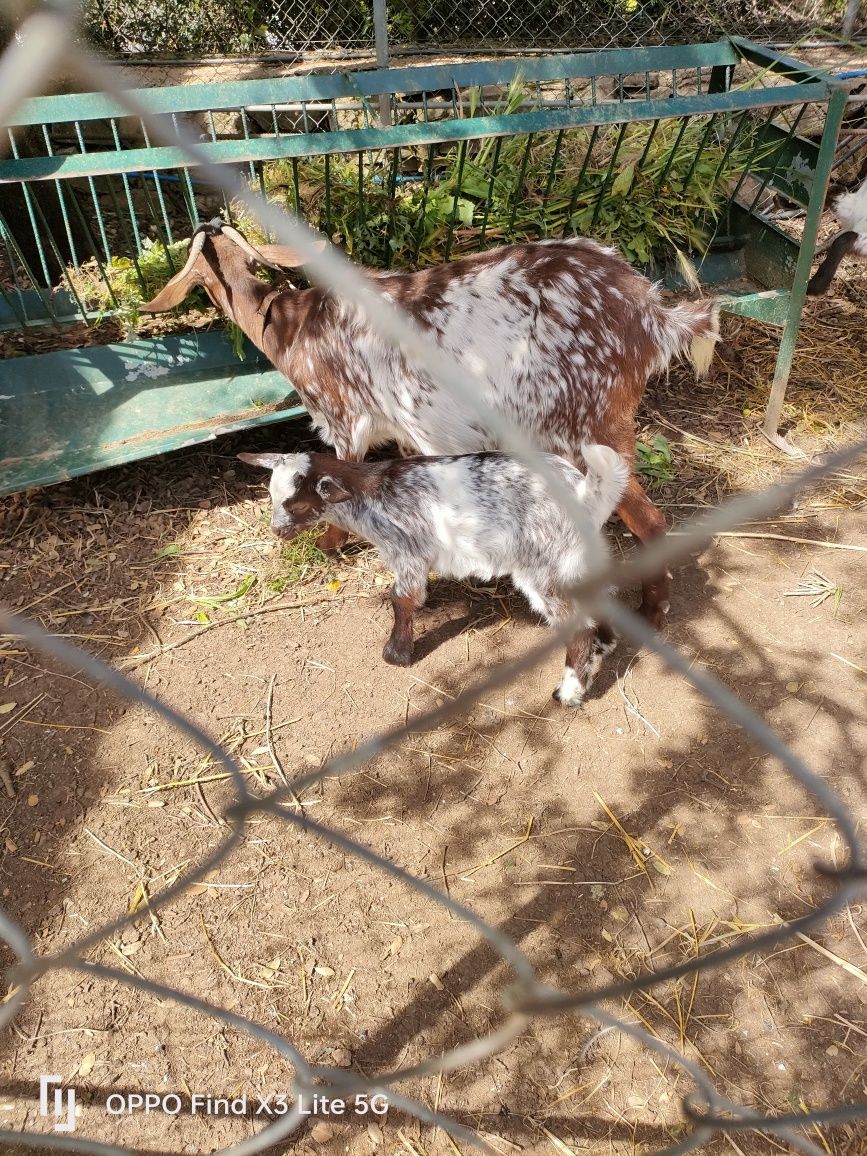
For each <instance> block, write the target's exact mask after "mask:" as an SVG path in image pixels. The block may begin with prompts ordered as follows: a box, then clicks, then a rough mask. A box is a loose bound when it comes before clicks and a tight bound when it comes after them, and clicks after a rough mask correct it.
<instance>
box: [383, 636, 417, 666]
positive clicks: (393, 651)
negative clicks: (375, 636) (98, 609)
mask: <svg viewBox="0 0 867 1156" xmlns="http://www.w3.org/2000/svg"><path fill="white" fill-rule="evenodd" d="M382 657H383V659H384V660H385V661H386V662H387V663H388V665H389V666H412V647H411V646H410V647H409V648H408V649H406V648H403V647H400V646H398V645H397V644H396V643H394V642H392V641H391V639H389V640H388V642H386V644H385V647H384V648H383V651H382Z"/></svg>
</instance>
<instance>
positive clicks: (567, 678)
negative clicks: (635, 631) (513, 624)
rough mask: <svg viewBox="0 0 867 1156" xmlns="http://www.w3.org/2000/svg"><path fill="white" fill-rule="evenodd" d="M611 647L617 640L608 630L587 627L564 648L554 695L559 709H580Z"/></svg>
mask: <svg viewBox="0 0 867 1156" xmlns="http://www.w3.org/2000/svg"><path fill="white" fill-rule="evenodd" d="M615 646H617V637H616V635H615V634H614V631H613V630H612V629H611V627H610V626H604V625H603V626H588V627H586V628H585V629H584V630H582V631H581V632H580V634H577V635H576V636H575V638H574V639H573V640H572V641H571V642H570V643H569V645H568V646H567V647H566V666H565V668H564V670H563V681H562V682H561V683H560V685H559V686H558V687H557V689H556V690H555V691H554V698H555V699H556V700H557V702H559V703H560V704H561V705H562V706H572V707H579V706H581V704H582V703H583V702H584V696H585V695H586V694H587V691H588V690H589V689H590V687H591V685H592V683H593V679H594V678H595V677H596V675H597V674H598V673H599V667H600V666H601V665H602V660H603V658H605V656H606V655H607V654H610V653H611V651H612V650H614V648H615Z"/></svg>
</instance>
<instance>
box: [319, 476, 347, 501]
mask: <svg viewBox="0 0 867 1156" xmlns="http://www.w3.org/2000/svg"><path fill="white" fill-rule="evenodd" d="M316 493H317V494H318V495H319V497H320V498H322V500H323V501H324V502H328V503H329V505H335V504H336V503H337V502H346V501H348V500H349V498H351V497H352V494H351V493H350V491H349V490H347V488H346V487H345V486H344V485H343V483H342V482H339V481H338V480H337V478H332V477H331V475H330V474H325V476H324V477H321V478H320V479H319V481H318V482H317V483H316Z"/></svg>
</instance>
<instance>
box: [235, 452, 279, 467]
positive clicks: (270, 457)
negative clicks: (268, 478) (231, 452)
mask: <svg viewBox="0 0 867 1156" xmlns="http://www.w3.org/2000/svg"><path fill="white" fill-rule="evenodd" d="M238 457H239V458H240V460H241V461H242V462H246V463H247V465H248V466H261V467H262V469H263V470H274V469H276V468H277V466H279V465H282V464H283V455H282V454H238Z"/></svg>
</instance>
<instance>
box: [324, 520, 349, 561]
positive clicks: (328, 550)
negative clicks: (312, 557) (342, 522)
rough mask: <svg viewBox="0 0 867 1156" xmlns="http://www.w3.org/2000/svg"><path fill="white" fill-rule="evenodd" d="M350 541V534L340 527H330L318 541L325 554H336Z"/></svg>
mask: <svg viewBox="0 0 867 1156" xmlns="http://www.w3.org/2000/svg"><path fill="white" fill-rule="evenodd" d="M348 541H349V533H348V532H347V531H346V530H341V529H340V527H339V526H329V527H328V528H327V529H326V530H323V532H322V533H321V534H320V535H319V537H318V538H317V539H316V545H317V547H318V548H319V549H320V550H321V551H322V553H323V554H336V553H337V551H338V550H339V549H340V548H341V547H342V546H345V545H346V543H347V542H348Z"/></svg>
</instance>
